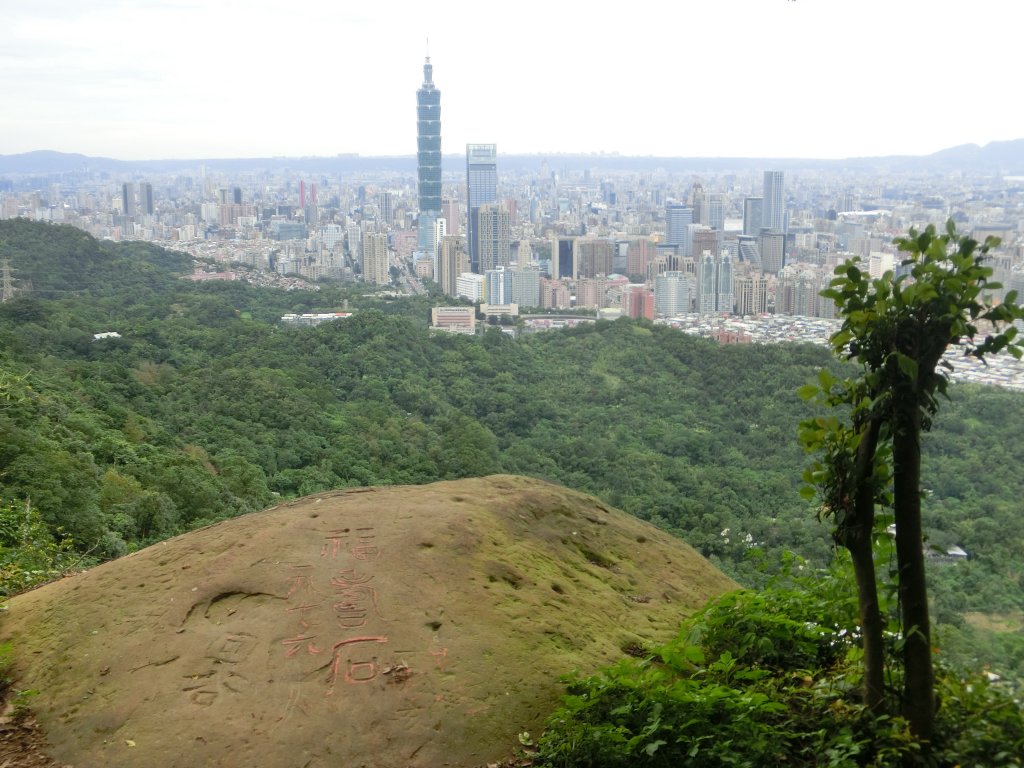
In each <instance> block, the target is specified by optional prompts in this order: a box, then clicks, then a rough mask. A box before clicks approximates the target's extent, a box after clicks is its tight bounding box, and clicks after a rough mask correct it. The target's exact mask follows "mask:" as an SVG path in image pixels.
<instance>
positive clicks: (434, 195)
mask: <svg viewBox="0 0 1024 768" xmlns="http://www.w3.org/2000/svg"><path fill="white" fill-rule="evenodd" d="M416 164H417V171H418V181H419V198H420V199H419V207H420V212H419V219H418V224H419V226H418V230H419V232H418V242H419V247H420V249H421V250H424V251H429V250H430V248H429V245H430V242H431V241H432V240H433V237H434V222H435V221H436V220H437V218H438V217H439V216H440V215H441V91H439V90H438V89H437V88H436V87H435V86H434V67H433V65H432V64H431V63H430V57H429V56H428V57H427V59H426V61H425V62H424V63H423V85H421V86H420V88H419V90H418V91H416ZM448 228H449V231H452V232H457V231H458V224H457V223H452V222H449V226H448Z"/></svg>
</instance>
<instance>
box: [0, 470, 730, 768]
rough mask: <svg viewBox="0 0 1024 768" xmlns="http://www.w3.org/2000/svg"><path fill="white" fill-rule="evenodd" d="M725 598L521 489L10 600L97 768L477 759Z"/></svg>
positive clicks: (54, 736)
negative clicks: (570, 686) (565, 693)
mask: <svg viewBox="0 0 1024 768" xmlns="http://www.w3.org/2000/svg"><path fill="white" fill-rule="evenodd" d="M734 587H735V584H734V583H733V582H731V581H730V580H729V579H728V578H726V577H725V576H723V575H722V574H721V573H720V572H718V571H717V570H716V569H715V568H713V567H712V566H711V565H710V564H708V563H707V562H706V561H705V560H704V559H703V558H701V557H700V556H699V555H698V554H696V553H695V552H694V551H693V550H692V549H691V548H690V547H688V546H687V545H686V544H685V543H683V542H682V541H679V540H678V539H675V538H672V537H670V536H668V535H667V534H665V533H663V532H661V531H659V530H657V529H655V528H653V527H652V526H650V525H647V524H646V523H643V522H642V521H639V520H637V519H635V518H633V517H630V516H628V515H626V514H624V513H621V512H619V511H617V510H613V509H610V508H608V507H606V506H605V505H603V504H601V503H600V502H598V501H596V500H595V499H593V498H591V497H588V496H584V495H582V494H579V493H575V492H573V491H569V490H566V489H564V488H561V487H558V486H554V485H550V484H547V483H543V482H540V481H536V480H528V479H525V478H519V477H509V476H496V477H489V478H483V479H474V480H462V481H458V482H444V483H436V484H433V485H429V486H405V487H392V488H361V489H353V490H346V491H336V492H330V493H322V494H317V495H315V496H310V497H307V498H304V499H300V500H297V501H292V502H288V503H286V504H282V505H279V506H278V507H274V508H271V509H269V510H266V511H264V512H260V513H257V514H252V515H247V516H245V517H241V518H237V519H234V520H230V521H226V522H223V523H219V524H217V525H213V526H210V527H208V528H204V529H202V530H198V531H194V532H192V533H189V534H186V535H184V536H179V537H178V538H175V539H172V540H170V541H167V542H164V543H162V544H158V545H156V546H153V547H150V548H148V549H145V550H143V551H141V552H138V553H136V554H134V555H131V556H129V557H125V558H122V559H120V560H117V561H114V562H111V563H107V564H105V565H102V566H100V567H97V568H94V569H92V570H90V571H88V572H85V573H81V574H78V575H76V576H73V577H70V578H67V579H64V580H62V581H60V582H56V583H53V584H49V585H47V586H45V587H42V588H40V589H37V590H35V591H32V592H30V593H27V594H24V595H20V596H18V597H16V598H14V599H13V600H11V601H10V604H9V608H8V611H7V613H6V615H5V616H4V617H3V619H2V622H0V636H2V640H4V641H7V642H11V643H13V644H14V654H15V659H16V668H15V669H16V674H17V675H18V682H17V685H18V687H20V688H31V689H35V690H37V691H39V693H38V695H37V696H35V697H34V699H33V701H32V706H33V709H34V710H35V712H36V715H37V717H38V720H39V722H40V724H41V725H42V727H43V728H44V729H45V731H46V733H47V735H48V738H49V742H50V744H51V748H52V752H53V754H54V756H55V757H56V758H57V759H59V760H62V761H65V762H67V763H70V764H72V765H74V766H75V767H76V768H92V767H93V766H96V767H99V766H181V767H182V768H185V767H186V766H187V767H188V768H192V766H200V765H202V766H239V767H242V766H245V767H246V768H251V767H252V766H260V767H261V768H271V767H273V766H310V767H313V766H339V765H344V766H403V767H404V766H443V765H450V766H475V765H482V764H485V763H487V762H490V761H495V760H498V759H500V758H502V757H503V756H507V755H508V754H510V753H511V752H512V751H513V749H514V747H515V745H516V735H517V734H518V733H519V732H520V731H523V730H534V731H536V730H537V729H539V727H540V725H541V723H542V722H543V719H544V717H545V716H546V715H547V714H548V713H549V712H550V710H551V708H552V707H553V706H554V705H555V703H556V702H557V700H558V697H559V695H560V692H561V685H560V683H559V680H558V677H559V675H561V674H563V673H566V672H568V671H570V670H573V669H579V670H582V671H589V670H592V669H595V668H596V667H598V666H600V665H601V664H604V663H607V662H611V661H614V660H615V659H617V658H620V657H621V656H622V654H623V653H626V652H631V651H633V650H635V649H637V648H639V647H643V646H645V645H649V644H652V643H656V642H660V641H663V640H666V639H668V638H669V637H670V636H671V635H672V634H673V632H674V631H675V630H676V628H677V627H678V624H679V621H680V619H681V618H682V617H683V616H685V615H687V614H689V613H690V612H692V610H693V609H695V608H696V607H698V606H699V605H700V604H702V603H703V602H704V601H705V600H706V599H707V598H708V597H710V596H713V595H716V594H719V593H721V592H724V591H726V590H729V589H731V588H734Z"/></svg>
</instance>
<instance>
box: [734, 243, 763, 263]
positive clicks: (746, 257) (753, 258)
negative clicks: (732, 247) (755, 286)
mask: <svg viewBox="0 0 1024 768" xmlns="http://www.w3.org/2000/svg"><path fill="white" fill-rule="evenodd" d="M737 246H738V252H739V261H742V262H743V263H744V264H750V265H752V266H754V267H756V268H757V269H759V270H760V269H761V252H760V251H759V250H758V248H757V237H754V236H752V235H740V236H739V238H737Z"/></svg>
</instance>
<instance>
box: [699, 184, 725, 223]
mask: <svg viewBox="0 0 1024 768" xmlns="http://www.w3.org/2000/svg"><path fill="white" fill-rule="evenodd" d="M704 207H705V209H706V211H707V215H706V216H705V217H704V221H702V222H701V224H705V225H707V226H709V227H711V228H712V229H715V230H718V231H719V232H721V231H722V230H724V229H725V203H724V202H722V195H721V193H718V192H711V193H709V194H708V195H706V196H705V198H704Z"/></svg>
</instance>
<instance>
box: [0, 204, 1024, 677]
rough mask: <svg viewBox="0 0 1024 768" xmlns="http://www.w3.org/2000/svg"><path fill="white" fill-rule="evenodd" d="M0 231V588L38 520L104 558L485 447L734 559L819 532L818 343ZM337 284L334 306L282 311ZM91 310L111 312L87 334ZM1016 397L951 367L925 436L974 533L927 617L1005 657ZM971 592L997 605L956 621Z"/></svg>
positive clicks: (751, 571) (959, 519)
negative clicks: (524, 325)
mask: <svg viewBox="0 0 1024 768" xmlns="http://www.w3.org/2000/svg"><path fill="white" fill-rule="evenodd" d="M0 243H2V245H0V258H4V259H9V260H10V262H11V264H12V266H13V267H14V269H15V270H16V272H15V277H16V278H17V279H18V280H21V281H28V280H31V284H32V287H33V289H34V291H33V292H31V293H27V292H26V293H24V294H22V295H21V296H20V297H18V298H16V299H14V300H13V301H10V302H7V303H5V304H3V305H2V306H0V434H2V436H3V439H2V440H0V483H2V488H0V502H2V503H0V513H2V514H0V522H3V525H2V526H0V531H2V535H3V537H4V538H3V541H2V544H3V546H4V549H3V555H2V556H3V558H4V563H3V567H4V568H5V574H6V575H7V576H9V579H10V580H9V581H5V583H7V584H8V588H10V586H9V585H10V584H14V585H15V587H16V588H17V585H18V584H23V583H24V582H26V581H30V580H31V574H29V575H28V576H26V575H25V574H26V573H28V572H30V571H42V570H45V568H44V567H43V566H39V565H38V563H36V564H33V563H31V562H30V563H28V564H26V562H25V561H24V559H21V560H19V557H20V556H21V554H22V553H24V552H25V551H26V549H25V545H26V543H27V542H30V541H31V542H36V543H37V544H38V535H37V534H38V532H39V531H40V530H44V531H49V532H52V533H55V534H56V535H57V537H58V538H61V537H70V539H71V541H73V548H74V552H77V553H78V555H77V557H79V558H82V557H84V558H91V559H94V560H95V559H107V558H111V557H116V556H118V555H121V554H124V553H126V552H129V551H133V550H135V549H138V548H139V547H141V546H144V545H146V544H148V543H152V542H155V541H159V540H162V539H164V538H167V537H168V536H171V535H174V534H177V533H180V532H182V531H186V530H189V529H192V528H195V527H197V526H200V525H203V524H205V523H208V522H211V521H215V520H219V519H223V518H226V517H232V516H235V515H238V514H241V513H245V512H250V511H254V510H257V509H261V508H263V507H265V506H267V505H268V504H270V503H273V502H274V501H275V500H276V499H281V498H289V497H294V496H300V495H305V494H309V493H313V492H317V491H321V490H324V489H331V488H344V487H350V486H364V485H379V484H385V485H386V484H405V483H414V484H415V483H426V482H431V481H435V480H442V479H457V478H463V477H473V476H481V475H486V474H491V473H496V472H507V473H516V474H523V475H528V476H533V477H537V478H541V479H547V480H552V481H555V482H558V483H562V484H564V485H566V486H569V487H571V488H575V489H578V490H582V491H585V492H588V493H593V494H595V495H597V496H598V497H600V498H601V499H603V500H604V501H606V502H607V503H609V504H612V505H614V506H617V507H620V508H621V509H623V510H625V511H627V512H630V513H632V514H634V515H636V516H638V517H640V518H642V519H645V520H649V521H651V522H653V523H655V524H656V525H658V526H659V527H661V528H664V529H666V530H668V531H671V532H673V533H676V534H678V535H679V536H681V537H683V538H684V539H686V540H687V541H688V542H689V543H691V544H692V545H693V546H694V547H695V548H696V549H697V550H698V551H700V552H701V553H703V554H704V555H706V556H708V557H710V558H711V559H712V560H713V562H715V563H717V564H719V565H720V566H721V567H723V569H725V570H726V571H727V572H728V573H730V574H731V575H733V576H735V577H737V578H738V579H740V580H741V581H743V582H744V583H747V584H751V585H756V584H759V583H760V582H761V580H762V579H763V578H764V574H763V572H762V571H763V570H764V569H765V568H767V570H769V571H771V570H773V569H774V567H775V565H774V564H775V563H777V562H778V561H779V554H780V553H781V552H783V551H792V552H795V553H798V554H800V555H802V556H804V557H806V558H808V559H809V560H810V561H811V563H812V564H816V565H822V564H825V563H826V562H827V561H828V560H829V559H830V558H831V548H830V540H829V530H828V527H827V526H825V525H822V524H820V523H819V522H818V521H816V520H815V515H814V510H813V508H812V507H810V506H809V505H808V504H807V503H806V502H804V501H802V500H801V499H800V497H799V494H798V489H799V485H800V472H801V468H802V466H803V463H804V457H803V455H802V454H801V451H800V448H799V445H798V444H797V441H796V438H795V430H796V425H797V423H798V422H799V420H800V418H802V417H803V416H805V415H806V406H805V405H804V404H803V403H802V402H801V401H800V400H799V398H798V397H797V396H796V394H795V391H796V389H797V388H798V387H799V386H800V385H802V384H804V383H806V382H807V381H808V380H809V379H810V378H811V377H812V376H813V374H814V373H815V371H816V370H817V369H818V368H820V367H821V366H827V365H834V363H833V362H832V361H831V359H830V357H829V354H828V352H827V351H826V350H825V349H823V348H818V347H811V346H779V347H726V346H719V345H716V344H714V343H711V342H707V341H704V340H700V339H695V338H691V337H688V336H685V335H683V334H681V333H679V332H677V331H674V330H671V329H667V328H664V327H658V326H651V325H650V324H646V323H636V322H632V321H628V320H620V321H617V322H614V323H598V324H596V325H594V326H589V327H585V328H580V329H577V330H572V331H563V332H557V333H550V334H540V335H536V336H532V337H528V338H524V339H522V340H519V341H514V340H512V339H509V338H508V337H506V336H503V335H501V334H500V333H499V332H497V331H489V332H488V333H487V334H485V335H484V336H483V337H482V338H464V337H459V336H449V335H438V336H431V335H429V333H428V332H427V330H426V328H425V325H426V322H425V321H426V316H427V310H428V307H429V304H430V299H429V298H423V297H421V298H416V299H398V300H385V299H382V298H380V297H377V296H372V295H370V296H364V295H363V292H364V288H363V286H349V287H329V286H323V287H322V289H321V290H319V291H310V292H285V291H277V290H269V289H257V288H254V287H251V286H248V285H245V284H243V283H207V284H199V285H195V284H192V283H191V282H188V281H183V280H181V279H179V277H178V275H180V274H182V273H186V272H189V271H190V270H191V264H190V263H189V262H188V260H187V259H186V258H185V257H183V256H181V255H178V254H173V253H169V252H167V251H164V250H162V249H159V248H156V247H152V246H148V245H144V244H136V243H129V244H120V245H112V244H108V243H98V242H96V241H94V240H92V239H91V238H89V237H88V236H87V235H84V234H82V233H81V232H78V231H77V230H74V229H70V228H64V227H53V226H47V225H40V224H34V223H30V222H25V221H21V220H15V221H7V222H0ZM346 300H347V301H348V302H349V306H350V307H351V308H353V309H354V310H355V314H354V316H353V317H351V318H349V319H347V320H342V321H336V322H332V323H327V324H324V325H321V326H319V327H316V328H294V327H287V326H284V325H282V324H281V323H280V321H279V318H280V316H281V314H283V313H285V312H291V311H311V310H328V309H338V308H340V307H341V306H342V303H343V302H344V301H346ZM109 331H115V332H117V333H118V334H120V338H106V339H99V340H94V338H93V334H95V333H101V332H109ZM1021 402H1022V401H1021V396H1020V395H1018V394H1014V393H1009V392H1004V391H1000V390H996V389H982V388H978V387H968V386H957V387H955V389H954V391H953V394H952V402H951V403H950V404H949V406H948V407H944V409H943V411H942V414H941V416H940V418H939V419H938V420H937V423H936V426H935V429H934V431H933V432H932V433H931V434H929V435H927V436H926V445H925V449H926V460H925V462H924V464H925V471H926V476H925V485H926V487H927V488H928V490H929V498H928V501H927V504H928V514H927V525H928V535H929V537H930V542H931V543H933V544H934V545H936V546H937V547H940V548H942V549H945V548H947V547H948V546H951V545H954V544H955V545H959V546H962V547H963V548H964V549H966V550H967V552H968V553H970V555H971V559H970V560H969V561H967V562H962V563H936V564H934V565H933V566H932V569H931V570H932V572H931V574H930V578H931V579H932V580H933V582H932V583H933V584H935V588H934V589H933V590H932V592H933V595H935V598H936V600H937V611H938V617H939V619H940V620H941V621H943V622H944V623H945V625H946V626H945V629H943V630H942V631H943V632H944V633H945V634H941V633H940V637H941V638H942V640H941V642H942V644H943V646H944V648H945V649H946V652H947V653H949V654H950V655H951V656H952V657H955V658H956V659H957V660H958V661H960V662H962V663H965V664H974V663H980V662H976V660H978V659H987V660H988V661H989V663H992V664H994V665H996V666H997V667H998V668H999V669H1000V671H1017V672H1019V671H1020V670H1021V669H1022V668H1024V640H1022V637H1021V633H1020V627H1019V624H1015V623H1014V621H1015V617H1016V616H1019V615H1020V611H1021V610H1022V609H1024V591H1022V590H1021V588H1020V587H1021V583H1020V579H1021V572H1020V569H1019V562H1018V558H1019V555H1018V553H1019V552H1020V551H1021V548H1022V546H1024V519H1022V518H1021V516H1020V515H1019V514H1018V513H1017V506H1018V500H1019V499H1020V498H1021V497H1022V496H1024V477H1022V476H1021V475H1020V473H1018V472H1015V471H1013V470H1014V468H1015V466H1016V462H1015V458H1014V453H1015V451H1014V445H1015V442H1014V438H1015V437H1016V436H1017V435H1019V434H1020V433H1021V431H1022V429H1024V409H1022V408H1021V407H1020V406H1021ZM26 500H28V501H29V503H30V509H31V513H32V514H34V515H37V516H38V519H36V520H35V522H34V524H33V526H29V525H28V524H27V523H26V520H27V519H28V518H27V517H26V514H25V508H26V504H25V502H26ZM29 522H32V521H29ZM31 531H35V533H31ZM40 546H41V545H40ZM47 557H48V555H47V553H46V552H43V553H42V554H41V555H39V558H38V559H40V560H41V561H43V563H44V565H45V562H47ZM49 557H50V561H53V560H54V559H55V558H56V560H57V562H58V563H59V564H61V565H63V564H64V563H66V562H67V561H68V560H69V559H71V560H73V559H74V557H75V555H74V554H73V553H72V552H69V551H62V552H60V553H56V554H54V553H52V552H51V553H49ZM33 562H34V561H33ZM37 566H38V567H37ZM19 579H20V581H19ZM968 612H971V613H972V615H977V619H976V623H979V624H980V623H984V622H987V623H988V624H989V626H995V627H997V628H998V629H1001V630H1004V631H999V632H995V633H993V632H987V633H986V634H985V635H984V636H983V637H982V636H979V635H977V634H976V633H975V630H974V629H972V627H971V625H970V624H967V623H965V621H964V620H963V619H962V618H961V617H962V615H963V614H965V613H968ZM993 622H998V623H996V624H993Z"/></svg>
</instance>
